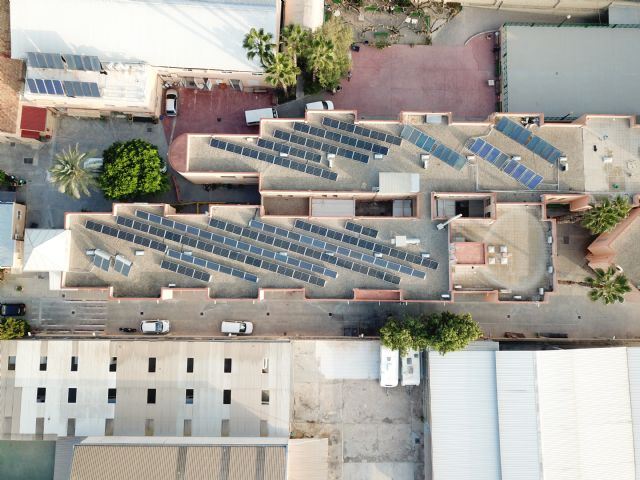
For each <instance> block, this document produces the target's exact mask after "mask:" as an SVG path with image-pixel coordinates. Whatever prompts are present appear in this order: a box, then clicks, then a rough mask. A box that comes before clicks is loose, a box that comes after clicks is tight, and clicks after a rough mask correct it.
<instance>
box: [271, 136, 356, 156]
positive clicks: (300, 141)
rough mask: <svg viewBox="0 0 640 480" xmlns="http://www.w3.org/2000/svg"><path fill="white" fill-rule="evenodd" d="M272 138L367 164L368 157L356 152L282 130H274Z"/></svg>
mask: <svg viewBox="0 0 640 480" xmlns="http://www.w3.org/2000/svg"><path fill="white" fill-rule="evenodd" d="M273 136H274V137H276V138H277V139H279V140H283V141H285V142H291V143H295V144H296V145H302V146H303V147H307V148H313V149H314V150H320V151H322V152H326V153H330V154H332V155H337V156H339V157H344V158H348V159H349V160H355V161H357V162H362V163H368V162H369V155H365V154H364V153H360V152H356V151H355V150H351V149H349V148H344V147H338V146H336V145H332V144H330V143H325V142H319V141H318V140H314V139H313V138H309V137H303V136H302V135H296V134H295V133H290V132H285V131H284V130H275V131H274V132H273Z"/></svg>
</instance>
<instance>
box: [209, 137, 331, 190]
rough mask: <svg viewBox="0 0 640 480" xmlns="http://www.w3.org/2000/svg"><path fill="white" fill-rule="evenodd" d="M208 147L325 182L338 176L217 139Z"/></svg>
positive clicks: (212, 140) (311, 166) (321, 169)
mask: <svg viewBox="0 0 640 480" xmlns="http://www.w3.org/2000/svg"><path fill="white" fill-rule="evenodd" d="M210 145H211V146H212V147H213V148H219V149H220V150H225V151H227V152H231V153H237V154H239V155H243V156H245V157H249V158H253V159H254V160H261V161H263V162H267V163H272V164H274V165H279V166H281V167H285V168H290V169H292V170H297V171H299V172H302V173H308V174H309V175H313V176H315V177H322V178H326V179H327V180H334V181H335V180H337V179H338V174H337V173H336V172H331V171H329V170H325V169H324V168H318V167H314V166H313V165H307V164H304V163H300V162H297V161H295V160H289V159H288V158H281V157H279V156H276V155H272V154H270V153H265V152H261V151H259V150H256V149H255V148H250V147H243V146H241V145H236V144H234V143H229V142H226V141H224V140H219V139H217V138H212V139H211V143H210Z"/></svg>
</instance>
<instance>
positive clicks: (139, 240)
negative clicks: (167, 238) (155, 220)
mask: <svg viewBox="0 0 640 480" xmlns="http://www.w3.org/2000/svg"><path fill="white" fill-rule="evenodd" d="M84 226H85V228H87V229H88V230H93V231H94V232H98V233H103V234H105V235H109V236H110V237H114V238H119V239H120V240H125V241H127V242H131V243H135V244H136V245H140V246H141V247H146V248H151V249H152V250H157V251H158V252H161V253H165V252H166V250H167V246H166V245H165V244H164V243H161V242H158V241H156V240H154V239H152V238H148V237H144V236H142V235H136V234H134V233H130V232H126V231H124V230H120V229H119V228H114V227H110V226H109V225H104V224H102V223H98V222H94V221H93V220H87V221H86V223H85V225H84Z"/></svg>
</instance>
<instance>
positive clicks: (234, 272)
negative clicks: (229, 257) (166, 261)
mask: <svg viewBox="0 0 640 480" xmlns="http://www.w3.org/2000/svg"><path fill="white" fill-rule="evenodd" d="M167 255H168V256H169V257H171V258H175V259H176V260H181V261H183V262H185V263H191V264H193V265H198V266H200V267H204V268H207V269H209V270H213V271H214V272H219V273H223V274H225V275H231V276H232V277H236V278H240V279H241V280H247V281H248V282H253V283H258V277H257V276H256V275H254V274H253V273H249V272H245V271H244V270H239V269H237V268H233V267H227V266H226V265H222V264H221V263H217V262H212V261H211V260H207V259H205V258H201V257H196V256H195V255H191V254H190V253H185V252H179V251H178V250H173V249H172V248H168V249H167Z"/></svg>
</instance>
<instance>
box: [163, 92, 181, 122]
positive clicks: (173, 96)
mask: <svg viewBox="0 0 640 480" xmlns="http://www.w3.org/2000/svg"><path fill="white" fill-rule="evenodd" d="M164 98H165V104H164V110H165V112H166V113H167V117H175V116H176V115H178V91H177V90H175V89H173V88H170V89H169V90H167V93H165V95H164Z"/></svg>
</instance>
